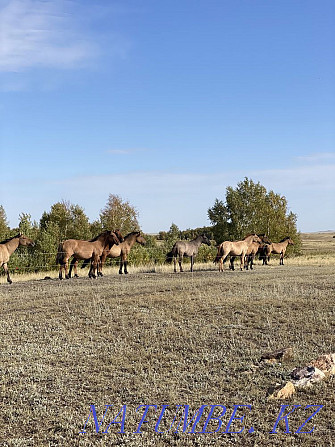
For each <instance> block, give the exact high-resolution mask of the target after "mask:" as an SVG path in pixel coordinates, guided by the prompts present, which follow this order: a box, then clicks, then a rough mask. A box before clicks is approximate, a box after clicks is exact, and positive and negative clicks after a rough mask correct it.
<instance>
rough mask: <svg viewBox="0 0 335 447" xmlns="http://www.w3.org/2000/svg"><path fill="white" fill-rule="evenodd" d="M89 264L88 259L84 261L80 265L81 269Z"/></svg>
mask: <svg viewBox="0 0 335 447" xmlns="http://www.w3.org/2000/svg"><path fill="white" fill-rule="evenodd" d="M89 262H90V259H84V262H83V263H82V264H81V268H82V269H83V268H85V267H86V266H87V265H88V263H89Z"/></svg>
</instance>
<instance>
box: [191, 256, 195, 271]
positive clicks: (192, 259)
mask: <svg viewBox="0 0 335 447" xmlns="http://www.w3.org/2000/svg"><path fill="white" fill-rule="evenodd" d="M193 264H194V257H193V256H191V272H193Z"/></svg>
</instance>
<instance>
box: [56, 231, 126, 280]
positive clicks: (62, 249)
mask: <svg viewBox="0 0 335 447" xmlns="http://www.w3.org/2000/svg"><path fill="white" fill-rule="evenodd" d="M119 243H120V241H119V239H118V238H117V236H116V234H115V233H114V232H112V231H109V230H106V231H104V232H103V233H101V234H99V235H98V236H97V237H96V238H94V239H92V240H91V241H82V240H77V239H67V240H66V241H63V242H61V243H60V244H59V246H58V253H57V257H56V263H57V264H59V265H60V267H59V279H63V275H62V272H63V270H64V271H65V278H66V279H69V278H70V276H69V275H68V266H69V259H70V258H71V256H74V257H75V259H76V260H78V259H90V260H91V268H90V271H89V274H88V276H89V277H90V278H95V277H96V275H95V271H96V269H97V267H98V262H99V258H100V256H101V255H102V252H103V251H104V249H105V248H106V247H109V248H110V247H111V246H112V245H113V244H119Z"/></svg>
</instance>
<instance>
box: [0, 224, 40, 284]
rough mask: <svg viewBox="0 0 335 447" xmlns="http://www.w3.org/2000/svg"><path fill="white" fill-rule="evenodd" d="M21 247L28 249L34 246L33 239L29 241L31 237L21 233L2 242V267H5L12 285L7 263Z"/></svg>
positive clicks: (0, 263)
mask: <svg viewBox="0 0 335 447" xmlns="http://www.w3.org/2000/svg"><path fill="white" fill-rule="evenodd" d="M20 245H22V246H23V247H27V246H34V245H35V243H34V242H33V241H32V239H29V237H26V236H24V235H23V234H21V233H19V234H17V235H16V236H13V237H10V238H9V239H6V240H5V241H2V242H0V267H3V269H4V271H5V273H6V274H7V281H8V282H9V284H12V282H13V281H12V280H11V279H10V276H9V270H8V266H7V263H8V261H9V258H10V256H11V255H12V254H13V253H14V251H15V250H16V249H17V248H18V247H19V246H20Z"/></svg>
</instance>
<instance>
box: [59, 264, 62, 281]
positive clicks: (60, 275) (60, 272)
mask: <svg viewBox="0 0 335 447" xmlns="http://www.w3.org/2000/svg"><path fill="white" fill-rule="evenodd" d="M58 278H59V279H63V264H60V265H59V273H58Z"/></svg>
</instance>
